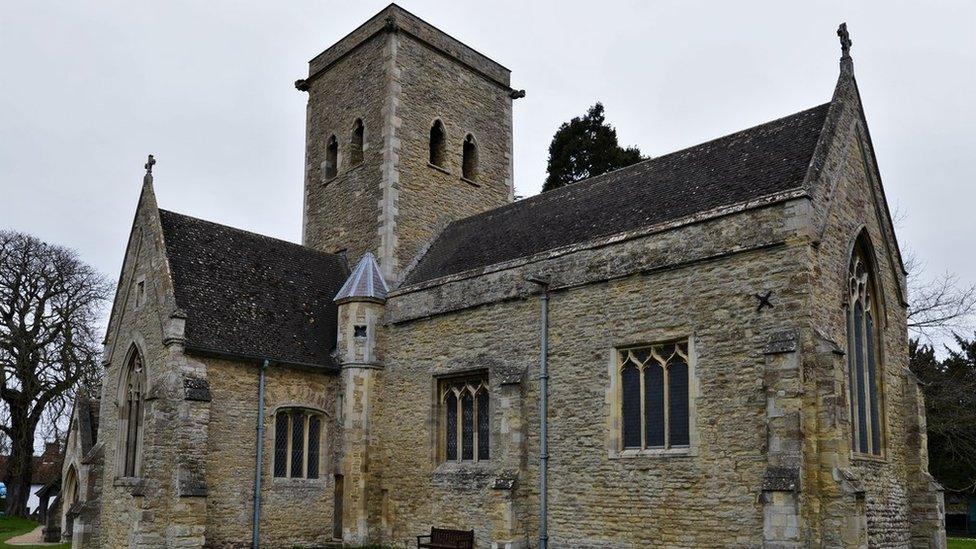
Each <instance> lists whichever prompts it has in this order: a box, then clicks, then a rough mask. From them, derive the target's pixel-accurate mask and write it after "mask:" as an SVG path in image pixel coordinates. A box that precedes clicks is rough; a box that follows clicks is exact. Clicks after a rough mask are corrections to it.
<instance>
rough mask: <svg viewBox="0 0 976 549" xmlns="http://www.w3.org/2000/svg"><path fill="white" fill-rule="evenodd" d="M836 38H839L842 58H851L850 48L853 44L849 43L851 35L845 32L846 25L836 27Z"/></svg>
mask: <svg viewBox="0 0 976 549" xmlns="http://www.w3.org/2000/svg"><path fill="white" fill-rule="evenodd" d="M837 36H839V37H840V51H841V54H842V56H843V57H850V56H851V46H852V45H853V44H854V42H852V41H851V34H850V33H849V32H847V23H841V24H840V26H839V27H837Z"/></svg>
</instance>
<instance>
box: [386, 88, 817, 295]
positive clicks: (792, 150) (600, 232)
mask: <svg viewBox="0 0 976 549" xmlns="http://www.w3.org/2000/svg"><path fill="white" fill-rule="evenodd" d="M829 107H830V103H826V104H823V105H820V106H817V107H814V108H812V109H808V110H805V111H801V112H798V113H796V114H793V115H790V116H787V117H784V118H780V119H778V120H774V121H772V122H768V123H766V124H762V125H760V126H756V127H753V128H750V129H747V130H743V131H740V132H737V133H734V134H731V135H727V136H725V137H721V138H718V139H715V140H712V141H708V142H706V143H702V144H700V145H696V146H694V147H690V148H687V149H683V150H680V151H677V152H673V153H670V154H667V155H664V156H659V157H657V158H653V159H650V160H646V161H643V162H640V163H638V164H634V165H633V166H629V167H627V168H623V169H620V170H616V171H614V172H610V173H608V174H604V175H601V176H598V177H593V178H590V179H587V180H584V181H580V182H578V183H574V184H572V185H568V186H566V187H563V188H561V189H557V190H554V191H550V192H546V193H542V194H539V195H536V196H533V197H531V198H527V199H525V200H521V201H518V202H515V203H513V204H509V205H506V206H502V207H500V208H496V209H493V210H489V211H487V212H484V213H482V214H478V215H475V216H472V217H468V218H464V219H460V220H458V221H455V222H453V223H451V224H450V225H448V226H447V227H446V228H445V229H444V231H443V232H442V233H441V234H440V236H439V237H438V238H437V239H436V240H435V241H434V242H433V243H432V244H431V246H430V247H429V248H428V250H427V253H426V254H425V255H424V257H422V258H421V259H420V261H419V262H418V263H417V265H416V267H415V268H414V269H413V270H412V271H411V272H410V273H408V275H407V278H406V280H405V281H404V284H405V285H410V284H415V283H420V282H425V281H429V280H433V279H435V278H440V277H443V276H447V275H452V274H457V273H461V272H465V271H468V270H472V269H479V268H484V267H486V266H489V265H494V264H497V263H501V262H505V261H510V260H513V259H517V258H520V257H525V256H529V255H533V254H536V253H539V252H543V251H546V250H550V249H553V248H558V247H562V246H567V245H571V244H576V243H581V242H585V241H588V240H592V239H594V238H599V237H605V236H610V235H613V234H616V233H621V232H626V231H631V230H636V229H640V228H643V227H648V226H652V225H656V224H659V223H663V222H667V221H672V220H677V219H681V218H684V217H687V216H690V215H694V214H696V213H700V212H706V211H709V210H713V209H715V208H719V207H722V206H727V205H732V204H738V203H741V202H746V201H749V200H753V199H757V198H760V197H763V196H767V195H771V194H775V193H778V192H784V191H788V190H792V189H796V188H799V187H800V186H801V185H802V183H803V180H804V177H805V175H806V173H807V169H808V166H809V164H810V160H811V158H812V156H813V153H814V149H815V148H816V145H817V141H818V139H819V137H820V132H821V129H822V127H823V125H824V120H825V118H826V115H827V110H828V108H829Z"/></svg>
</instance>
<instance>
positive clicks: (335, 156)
mask: <svg viewBox="0 0 976 549" xmlns="http://www.w3.org/2000/svg"><path fill="white" fill-rule="evenodd" d="M337 175H339V141H338V140H337V139H336V136H334V135H333V136H330V137H329V141H328V142H327V143H326V146H325V174H324V176H323V177H324V179H325V180H326V181H329V180H330V179H334V178H335V176H337Z"/></svg>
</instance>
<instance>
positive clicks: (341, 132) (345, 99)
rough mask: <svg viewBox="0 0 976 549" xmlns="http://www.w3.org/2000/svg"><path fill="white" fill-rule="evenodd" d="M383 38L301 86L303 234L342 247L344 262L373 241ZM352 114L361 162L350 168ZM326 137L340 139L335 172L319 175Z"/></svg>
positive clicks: (325, 247) (308, 240)
mask: <svg viewBox="0 0 976 549" xmlns="http://www.w3.org/2000/svg"><path fill="white" fill-rule="evenodd" d="M382 38H383V37H377V38H374V39H372V40H369V41H368V42H366V43H364V44H363V45H362V46H361V47H359V48H358V49H356V50H355V51H353V52H352V53H351V54H349V55H348V56H346V57H344V58H342V59H341V60H340V61H339V62H338V63H336V64H335V65H333V66H332V67H331V68H330V69H329V70H328V71H326V72H323V73H321V74H320V75H319V76H318V77H317V78H316V79H315V80H314V81H312V82H311V83H310V85H309V89H308V108H307V113H306V130H305V131H306V137H305V203H304V212H303V214H304V223H303V227H304V228H303V239H302V240H303V243H304V244H305V245H306V246H309V247H312V248H315V249H318V250H322V251H324V252H329V253H333V252H336V251H337V250H340V249H347V250H348V254H349V259H350V264H355V262H356V261H357V260H358V259H359V257H361V256H362V255H363V254H364V253H366V252H367V251H373V252H375V251H376V249H377V246H378V243H377V241H376V237H377V234H378V231H379V209H378V204H379V202H380V198H381V197H382V192H381V187H380V181H381V179H382V176H383V162H384V154H383V127H384V124H385V118H384V114H383V108H384V98H385V97H386V95H387V89H388V86H387V83H386V70H387V69H386V64H385V59H386V58H387V57H388V56H389V52H387V51H386V44H385V41H384V40H383V39H382ZM357 118H359V119H361V120H362V121H363V127H364V136H363V162H362V164H359V165H357V166H353V165H352V163H351V161H350V160H349V151H350V146H349V142H350V139H351V137H352V131H353V123H354V122H355V120H356V119H357ZM331 135H335V136H336V138H337V140H338V142H339V162H338V176H337V177H336V178H335V179H333V180H331V181H325V179H324V176H325V170H324V168H323V164H324V162H325V148H326V143H327V141H328V139H329V137H330V136H331Z"/></svg>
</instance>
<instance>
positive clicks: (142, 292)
mask: <svg viewBox="0 0 976 549" xmlns="http://www.w3.org/2000/svg"><path fill="white" fill-rule="evenodd" d="M145 304H146V276H145V275H140V276H139V277H137V278H136V279H135V307H134V308H135V310H137V311H138V310H139V309H141V308H142V306H143V305H145Z"/></svg>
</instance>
